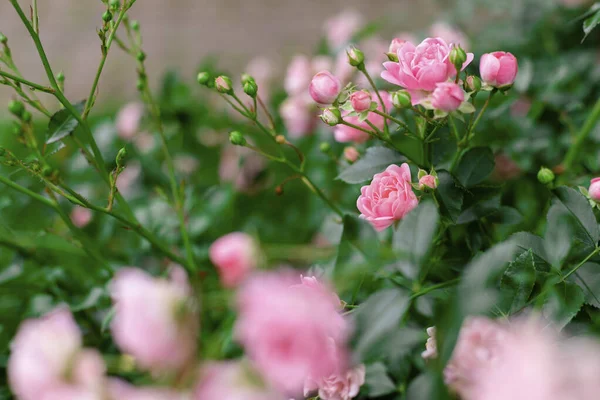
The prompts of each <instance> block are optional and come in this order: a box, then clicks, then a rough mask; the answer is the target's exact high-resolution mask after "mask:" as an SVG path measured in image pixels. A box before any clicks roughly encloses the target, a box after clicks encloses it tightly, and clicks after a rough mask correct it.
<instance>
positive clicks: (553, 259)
mask: <svg viewBox="0 0 600 400" xmlns="http://www.w3.org/2000/svg"><path fill="white" fill-rule="evenodd" d="M547 220H548V223H547V225H546V234H545V235H544V246H545V248H546V254H548V261H549V262H550V264H551V265H552V266H555V267H557V268H560V266H561V265H562V263H563V262H564V260H565V258H567V256H568V254H569V250H571V242H572V234H573V225H572V221H573V218H572V216H571V214H569V212H568V211H567V210H566V209H565V207H564V206H563V205H562V204H561V203H555V204H553V205H552V207H550V210H549V211H548V217H547Z"/></svg>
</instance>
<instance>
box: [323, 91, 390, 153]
mask: <svg viewBox="0 0 600 400" xmlns="http://www.w3.org/2000/svg"><path fill="white" fill-rule="evenodd" d="M379 94H380V95H381V98H382V100H383V103H384V105H385V107H386V110H390V109H391V108H392V98H391V96H390V94H389V93H388V92H383V91H380V92H379ZM373 100H374V101H375V102H376V103H377V104H379V106H378V107H377V109H378V110H379V111H383V108H382V107H381V104H380V102H379V98H378V97H377V96H373ZM348 113H349V112H345V113H344V114H345V115H343V117H344V121H346V122H349V123H351V124H354V125H356V126H359V127H361V128H363V129H368V130H371V129H372V128H371V127H370V126H369V124H367V122H366V121H363V122H361V121H360V117H359V116H350V117H348V116H347V115H348ZM367 119H368V120H369V122H371V123H372V124H373V125H375V126H376V127H377V128H379V129H383V126H384V118H383V117H382V116H381V115H378V114H375V113H373V112H370V113H369V115H368V117H367ZM333 135H334V137H335V140H337V141H338V142H341V143H346V142H355V143H363V142H366V141H367V140H369V134H367V133H365V132H363V131H361V130H359V129H356V128H352V127H350V126H346V125H337V126H336V127H335V128H334V130H333Z"/></svg>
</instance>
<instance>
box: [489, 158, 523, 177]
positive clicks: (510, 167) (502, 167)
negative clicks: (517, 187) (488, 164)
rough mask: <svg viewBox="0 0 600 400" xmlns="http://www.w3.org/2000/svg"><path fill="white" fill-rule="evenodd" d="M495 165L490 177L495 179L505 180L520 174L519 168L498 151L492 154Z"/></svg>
mask: <svg viewBox="0 0 600 400" xmlns="http://www.w3.org/2000/svg"><path fill="white" fill-rule="evenodd" d="M494 162H495V167H494V171H493V173H492V177H493V179H494V180H497V181H507V180H510V179H513V178H516V177H517V176H519V175H520V174H521V172H522V171H521V168H519V166H518V165H517V163H515V162H514V161H513V159H512V158H510V157H509V156H508V155H506V154H505V153H498V154H496V155H495V156H494Z"/></svg>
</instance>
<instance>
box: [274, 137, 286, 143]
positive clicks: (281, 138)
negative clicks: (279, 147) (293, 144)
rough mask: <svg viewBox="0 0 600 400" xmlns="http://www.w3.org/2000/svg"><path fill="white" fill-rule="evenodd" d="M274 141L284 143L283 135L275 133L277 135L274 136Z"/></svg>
mask: <svg viewBox="0 0 600 400" xmlns="http://www.w3.org/2000/svg"><path fill="white" fill-rule="evenodd" d="M275 141H276V142H277V144H284V143H285V136H283V135H277V136H275Z"/></svg>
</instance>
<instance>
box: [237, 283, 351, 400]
mask: <svg viewBox="0 0 600 400" xmlns="http://www.w3.org/2000/svg"><path fill="white" fill-rule="evenodd" d="M307 283H308V284H306V283H302V281H299V280H298V275H297V274H296V273H294V272H291V271H279V272H272V273H264V274H259V275H256V276H254V277H252V278H250V279H249V280H248V281H246V282H245V283H244V284H243V285H242V287H241V289H240V290H239V292H238V299H237V305H238V320H237V323H236V327H235V336H236V338H237V339H238V341H239V342H240V343H241V344H242V345H243V346H244V348H245V350H246V354H247V355H248V357H249V358H250V360H251V361H252V362H253V364H254V366H255V367H256V368H257V370H258V371H259V372H260V373H261V374H262V376H264V377H265V378H266V379H267V381H269V382H270V383H271V384H272V385H273V386H274V387H275V388H277V389H278V390H280V391H282V392H283V393H285V394H286V395H295V394H299V393H301V391H302V387H303V385H304V381H305V379H306V378H307V377H312V378H313V379H314V380H319V379H321V378H323V377H326V376H330V375H332V374H336V373H339V372H340V371H343V370H344V369H345V360H346V359H347V358H346V351H345V346H344V345H345V342H346V340H347V336H348V328H347V326H346V324H345V320H344V319H343V318H342V316H341V315H340V314H339V311H338V310H339V304H338V305H337V307H336V305H335V304H334V303H335V301H334V300H333V297H332V296H327V295H325V293H324V292H323V289H322V288H320V287H318V286H316V285H314V282H311V281H309V282H307ZM332 346H335V349H336V351H335V352H334V351H332Z"/></svg>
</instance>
